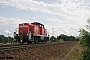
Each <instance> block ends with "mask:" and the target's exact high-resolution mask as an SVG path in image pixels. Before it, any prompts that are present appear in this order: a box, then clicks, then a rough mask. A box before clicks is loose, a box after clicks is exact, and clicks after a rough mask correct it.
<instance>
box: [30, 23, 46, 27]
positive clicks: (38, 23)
mask: <svg viewBox="0 0 90 60" xmlns="http://www.w3.org/2000/svg"><path fill="white" fill-rule="evenodd" d="M35 23H36V25H42V26H44V25H43V24H41V23H39V22H33V23H31V24H35Z"/></svg>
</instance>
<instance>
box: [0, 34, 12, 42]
mask: <svg viewBox="0 0 90 60" xmlns="http://www.w3.org/2000/svg"><path fill="white" fill-rule="evenodd" d="M12 42H13V38H12V37H10V36H9V37H5V36H4V35H0V43H4V44H6V43H12Z"/></svg>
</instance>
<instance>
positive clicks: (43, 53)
mask: <svg viewBox="0 0 90 60" xmlns="http://www.w3.org/2000/svg"><path fill="white" fill-rule="evenodd" d="M76 43H77V42H68V43H60V44H55V45H51V46H44V47H38V48H30V49H27V50H21V51H14V52H10V53H4V54H0V60H62V59H63V58H64V57H65V55H66V54H67V53H68V52H69V51H70V50H71V49H72V48H73V47H74V46H75V45H76Z"/></svg>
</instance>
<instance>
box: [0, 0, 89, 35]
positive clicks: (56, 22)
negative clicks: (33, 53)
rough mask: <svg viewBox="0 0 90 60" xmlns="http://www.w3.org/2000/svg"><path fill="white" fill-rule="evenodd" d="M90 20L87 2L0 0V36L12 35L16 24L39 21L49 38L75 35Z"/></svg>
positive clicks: (69, 0)
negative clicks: (51, 36)
mask: <svg viewBox="0 0 90 60" xmlns="http://www.w3.org/2000/svg"><path fill="white" fill-rule="evenodd" d="M88 18H90V0H0V35H5V36H7V35H8V34H7V33H9V35H10V36H13V32H14V31H15V29H16V28H18V24H19V23H24V22H28V23H32V22H40V23H42V24H44V25H45V27H46V28H47V30H48V32H49V34H50V35H52V28H54V35H55V36H57V35H60V34H66V35H73V36H78V35H79V32H78V30H79V29H80V28H85V26H86V24H87V19H88Z"/></svg>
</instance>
